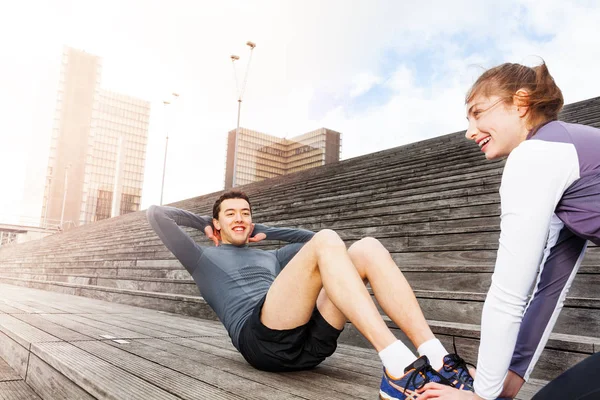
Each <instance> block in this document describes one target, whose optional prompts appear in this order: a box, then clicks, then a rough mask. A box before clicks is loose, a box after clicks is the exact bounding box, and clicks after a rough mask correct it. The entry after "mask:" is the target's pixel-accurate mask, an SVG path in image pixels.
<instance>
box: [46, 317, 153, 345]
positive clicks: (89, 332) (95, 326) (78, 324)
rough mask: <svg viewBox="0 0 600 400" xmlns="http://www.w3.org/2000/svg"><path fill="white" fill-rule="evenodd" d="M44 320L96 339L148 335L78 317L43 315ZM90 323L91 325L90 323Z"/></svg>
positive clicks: (143, 336)
mask: <svg viewBox="0 0 600 400" xmlns="http://www.w3.org/2000/svg"><path fill="white" fill-rule="evenodd" d="M41 316H42V317H43V318H44V319H46V320H48V321H50V322H52V323H54V324H56V325H60V326H63V327H65V328H68V329H70V330H72V331H75V332H77V333H80V334H82V335H85V336H88V337H91V338H94V339H98V340H99V339H103V338H104V336H107V335H108V336H113V337H115V338H119V339H131V338H145V337H148V336H146V335H142V334H139V333H136V332H133V331H129V330H125V329H122V328H118V327H115V326H113V325H108V324H103V323H100V322H98V321H93V320H87V321H86V320H85V319H84V320H83V322H82V321H81V318H78V316H76V315H67V314H42V315H41ZM88 321H89V323H88Z"/></svg>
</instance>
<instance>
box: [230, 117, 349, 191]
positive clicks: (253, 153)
mask: <svg viewBox="0 0 600 400" xmlns="http://www.w3.org/2000/svg"><path fill="white" fill-rule="evenodd" d="M341 148H342V146H341V134H340V133H339V132H336V131H333V130H331V129H326V128H320V129H317V130H314V131H312V132H308V133H305V134H303V135H300V136H297V137H294V138H291V139H282V138H278V137H275V136H271V135H267V134H265V133H261V132H257V131H253V130H250V129H246V128H240V129H239V136H238V137H237V138H236V131H235V130H233V131H230V132H229V136H228V140H227V158H226V168H225V189H229V188H231V187H233V186H241V185H246V184H248V183H252V182H258V181H262V180H264V179H269V178H274V177H276V176H281V175H286V174H291V173H294V172H298V171H303V170H307V169H310V168H314V167H318V166H321V165H325V164H329V163H332V162H337V161H339V160H340V153H341Z"/></svg>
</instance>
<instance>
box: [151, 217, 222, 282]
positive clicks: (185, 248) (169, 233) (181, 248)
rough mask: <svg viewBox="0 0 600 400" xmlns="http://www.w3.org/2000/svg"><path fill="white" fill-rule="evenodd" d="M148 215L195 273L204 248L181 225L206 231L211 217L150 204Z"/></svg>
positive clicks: (168, 246) (172, 248)
mask: <svg viewBox="0 0 600 400" xmlns="http://www.w3.org/2000/svg"><path fill="white" fill-rule="evenodd" d="M146 216H147V218H148V222H149V223H150V225H151V226H152V229H154V231H155V232H156V234H157V235H158V237H160V239H161V240H162V241H163V243H164V244H165V246H167V248H168V249H169V250H171V253H173V255H174V256H175V257H177V259H178V260H179V261H180V262H181V264H183V266H184V267H185V269H187V270H188V272H189V273H190V274H193V273H194V270H195V268H196V266H197V263H198V260H199V259H200V257H201V256H202V252H203V250H202V247H201V246H199V245H197V244H196V242H194V241H193V240H192V238H191V237H190V236H189V235H188V234H187V232H185V231H184V230H183V229H181V228H180V226H179V225H181V226H188V227H191V228H196V229H198V230H200V231H202V232H204V228H206V227H207V226H209V225H210V217H200V216H198V215H196V214H194V213H191V212H189V211H185V210H180V209H178V208H174V207H166V206H150V208H148V211H146Z"/></svg>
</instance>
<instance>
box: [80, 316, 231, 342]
mask: <svg viewBox="0 0 600 400" xmlns="http://www.w3.org/2000/svg"><path fill="white" fill-rule="evenodd" d="M86 317H87V318H92V319H98V320H101V321H105V322H108V323H111V324H115V325H116V324H121V326H126V327H128V328H129V329H131V330H133V331H136V332H140V333H143V334H145V335H148V336H152V337H157V338H160V337H192V336H223V335H227V332H226V331H221V330H220V331H218V332H215V330H214V329H212V328H211V327H210V326H208V325H207V326H206V329H202V325H203V324H201V323H199V324H198V325H199V327H198V328H197V329H195V331H194V332H192V331H190V330H183V329H179V328H175V327H174V326H177V325H176V324H170V323H169V321H166V323H165V324H164V325H159V324H157V323H153V322H146V321H143V320H140V319H134V318H131V316H123V315H114V314H113V315H94V314H90V315H86ZM165 319H167V320H169V318H165ZM145 330H146V331H145ZM200 332H201V333H200Z"/></svg>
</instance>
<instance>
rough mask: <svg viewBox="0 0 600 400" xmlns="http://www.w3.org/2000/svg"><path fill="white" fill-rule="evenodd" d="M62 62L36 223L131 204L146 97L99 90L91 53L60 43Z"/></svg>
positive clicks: (136, 192) (81, 218)
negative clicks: (42, 196)
mask: <svg viewBox="0 0 600 400" xmlns="http://www.w3.org/2000/svg"><path fill="white" fill-rule="evenodd" d="M62 63H63V64H62V68H61V75H60V82H59V90H58V95H57V106H56V115H55V121H54V129H53V132H52V140H51V144H50V157H49V159H48V169H47V174H46V176H47V179H46V185H45V190H44V198H43V203H42V204H43V205H42V225H43V226H44V225H54V224H58V223H60V221H61V220H62V221H63V228H69V227H70V226H77V225H83V224H86V223H89V222H93V221H98V220H101V219H106V218H110V217H113V216H117V215H121V214H126V213H128V212H133V211H138V210H139V209H140V203H141V196H142V182H143V171H144V163H145V154H146V144H147V138H148V125H149V119H150V103H149V102H147V101H144V100H140V99H136V98H133V97H130V96H126V95H123V94H118V93H114V92H110V91H107V90H103V89H101V88H100V77H101V72H102V62H101V59H100V58H99V57H97V56H94V55H91V54H88V53H86V52H83V51H80V50H75V49H72V48H65V50H64V52H63V61H62Z"/></svg>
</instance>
